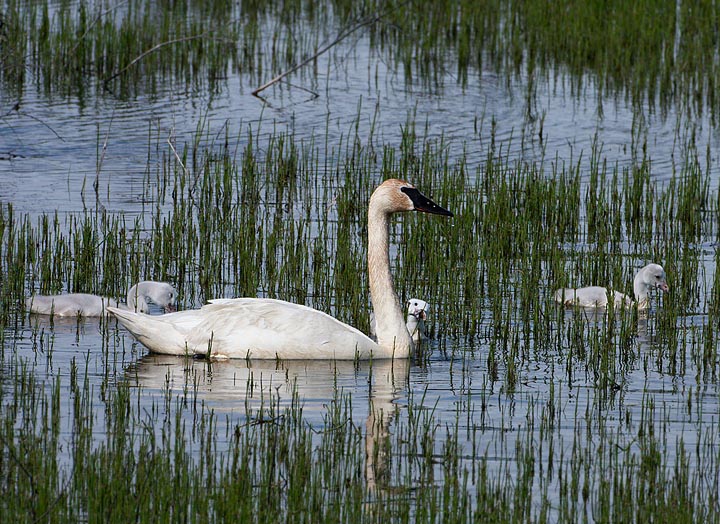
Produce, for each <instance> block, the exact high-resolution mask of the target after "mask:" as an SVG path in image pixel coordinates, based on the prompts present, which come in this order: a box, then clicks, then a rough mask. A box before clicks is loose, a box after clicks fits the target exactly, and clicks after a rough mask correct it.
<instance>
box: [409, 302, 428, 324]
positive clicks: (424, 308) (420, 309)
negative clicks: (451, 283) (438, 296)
mask: <svg viewBox="0 0 720 524" xmlns="http://www.w3.org/2000/svg"><path fill="white" fill-rule="evenodd" d="M407 306H408V307H407V312H408V315H409V316H413V317H415V318H417V319H418V320H426V319H427V314H428V311H430V304H428V303H427V302H425V301H424V300H420V299H419V298H411V299H410V300H408V303H407Z"/></svg>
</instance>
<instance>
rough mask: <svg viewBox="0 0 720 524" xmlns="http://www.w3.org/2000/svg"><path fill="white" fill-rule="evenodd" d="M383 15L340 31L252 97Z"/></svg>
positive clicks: (265, 84)
mask: <svg viewBox="0 0 720 524" xmlns="http://www.w3.org/2000/svg"><path fill="white" fill-rule="evenodd" d="M400 5H402V4H400ZM385 14H387V12H385V13H380V14H378V15H374V16H370V17H367V18H365V19H364V20H361V21H360V22H358V23H357V24H355V25H353V26H351V27H349V28H345V29H343V30H342V31H340V34H339V35H338V36H337V37H336V38H335V40H333V41H332V42H330V43H329V44H327V45H326V46H324V47H321V48H320V49H319V50H318V51H317V52H316V53H315V54H313V55H312V56H310V57H308V58H306V59H305V60H303V61H302V62H300V63H299V64H296V65H294V66H292V67H291V68H290V69H288V70H287V71H284V72H282V73H280V74H279V75H277V76H276V77H275V78H273V79H272V80H270V81H268V82H266V83H264V84H263V85H261V86H260V87H258V88H257V89H256V90H255V91H253V92H252V94H253V96H256V97H258V98H260V95H259V93H260V92H261V91H264V90H265V89H267V88H268V87H270V86H272V85H273V84H276V83H277V82H279V81H280V80H282V79H283V78H285V77H286V76H288V75H290V74H292V73H294V72H295V71H297V70H298V69H300V68H301V67H304V66H306V65H307V64H309V63H310V62H312V61H314V60H315V59H317V57H319V56H320V55H322V54H324V53H326V52H327V51H329V50H330V49H332V48H333V47H334V46H336V45H337V44H339V43H340V42H342V41H343V40H345V39H346V38H347V37H348V36H350V35H351V34H353V33H355V32H356V31H358V30H359V29H362V28H363V27H365V26H368V25H370V24H374V23H375V22H379V21H380V20H382V18H383V17H384V16H385Z"/></svg>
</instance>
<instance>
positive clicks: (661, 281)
mask: <svg viewBox="0 0 720 524" xmlns="http://www.w3.org/2000/svg"><path fill="white" fill-rule="evenodd" d="M653 288H659V289H661V290H663V291H668V290H669V289H670V288H669V286H668V285H667V282H666V281H665V271H664V270H663V268H662V266H660V265H658V264H648V265H647V266H645V267H644V268H642V269H641V270H640V271H638V272H637V274H636V275H635V280H634V282H633V291H634V293H635V301H634V302H633V300H632V299H631V298H630V297H629V296H627V295H625V294H624V293H620V292H619V291H610V292H609V291H608V290H607V289H606V288H604V287H600V286H590V287H581V288H578V289H568V288H563V289H558V290H557V291H556V292H555V302H558V303H560V304H564V305H566V306H581V307H606V306H607V304H608V293H610V296H612V297H613V302H614V305H615V307H621V308H628V307H632V306H633V304H637V307H638V309H647V308H648V307H650V298H649V297H648V293H649V292H650V290H651V289H653Z"/></svg>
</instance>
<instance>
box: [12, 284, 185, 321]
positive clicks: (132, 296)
mask: <svg viewBox="0 0 720 524" xmlns="http://www.w3.org/2000/svg"><path fill="white" fill-rule="evenodd" d="M176 297H177V291H175V288H174V287H172V286H171V285H170V284H167V283H166V282H153V281H151V280H145V281H143V282H140V283H138V284H135V285H134V286H133V287H131V288H130V291H128V294H127V305H125V304H119V303H118V301H117V300H115V299H112V298H108V297H101V296H98V295H90V294H88V293H69V294H65V295H35V296H32V297H28V298H26V299H25V307H26V308H27V309H28V311H30V313H35V314H38V315H54V316H56V317H100V316H103V315H106V314H107V311H106V309H105V308H107V307H108V306H109V307H113V308H119V309H126V310H128V311H139V312H141V313H147V312H148V310H149V306H148V300H149V301H150V302H152V303H154V304H155V305H157V306H159V307H161V308H163V309H165V310H166V311H173V310H174V309H175V299H176Z"/></svg>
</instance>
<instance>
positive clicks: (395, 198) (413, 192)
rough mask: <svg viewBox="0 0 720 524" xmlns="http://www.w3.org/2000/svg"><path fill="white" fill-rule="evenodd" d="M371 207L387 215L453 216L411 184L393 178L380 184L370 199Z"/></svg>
mask: <svg viewBox="0 0 720 524" xmlns="http://www.w3.org/2000/svg"><path fill="white" fill-rule="evenodd" d="M370 207H371V208H372V207H376V208H377V209H379V210H381V211H384V212H385V213H400V212H403V211H422V212H423V213H432V214H435V215H443V216H448V217H451V216H453V214H452V213H451V212H450V211H448V210H447V209H445V208H443V207H440V206H439V205H437V204H436V203H435V202H433V201H432V200H430V199H429V198H428V197H426V196H425V195H423V194H422V193H421V192H420V191H418V190H417V188H416V187H415V186H414V185H412V184H411V183H410V182H405V181H404V180H398V179H397V178H391V179H389V180H386V181H385V182H383V183H382V184H380V185H379V186H378V187H377V189H375V191H374V192H373V194H372V196H371V197H370Z"/></svg>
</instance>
